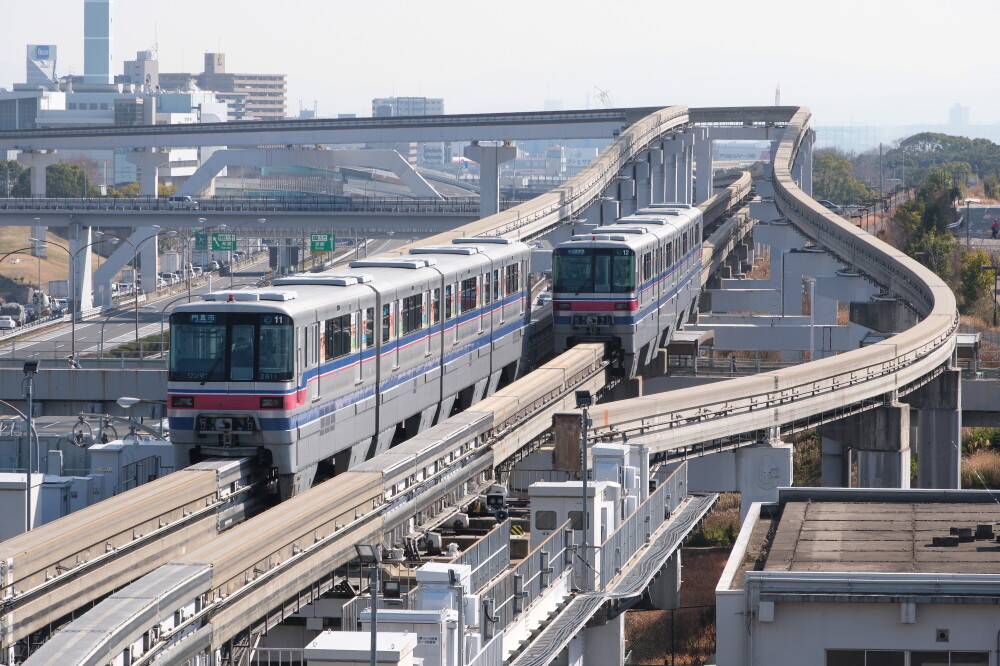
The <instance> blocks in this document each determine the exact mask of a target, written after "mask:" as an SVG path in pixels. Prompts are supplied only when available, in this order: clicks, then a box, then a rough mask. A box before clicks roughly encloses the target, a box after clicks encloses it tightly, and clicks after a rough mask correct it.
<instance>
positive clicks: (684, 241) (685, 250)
mask: <svg viewBox="0 0 1000 666" xmlns="http://www.w3.org/2000/svg"><path fill="white" fill-rule="evenodd" d="M681 242H682V244H683V247H682V248H681V254H682V255H684V254H687V253H688V235H687V233H685V234H684V235H683V236H681Z"/></svg>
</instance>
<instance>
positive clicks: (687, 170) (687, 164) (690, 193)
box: [681, 134, 694, 203]
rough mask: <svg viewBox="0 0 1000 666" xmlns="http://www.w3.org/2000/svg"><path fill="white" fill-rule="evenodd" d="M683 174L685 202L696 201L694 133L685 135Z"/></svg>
mask: <svg viewBox="0 0 1000 666" xmlns="http://www.w3.org/2000/svg"><path fill="white" fill-rule="evenodd" d="M683 169H684V170H683V175H682V176H681V185H682V187H683V189H682V193H683V197H684V198H683V199H681V201H682V202H683V203H693V201H694V135H693V134H685V135H684V156H683Z"/></svg>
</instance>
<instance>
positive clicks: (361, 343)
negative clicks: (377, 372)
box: [351, 310, 365, 384]
mask: <svg viewBox="0 0 1000 666" xmlns="http://www.w3.org/2000/svg"><path fill="white" fill-rule="evenodd" d="M351 332H352V335H351V339H352V341H353V342H352V344H354V346H355V349H357V351H358V360H357V362H355V364H354V383H355V384H360V383H361V382H362V381H363V380H364V374H363V373H364V363H363V361H364V358H365V352H364V349H365V317H364V312H363V311H362V310H355V311H354V313H353V314H352V315H351Z"/></svg>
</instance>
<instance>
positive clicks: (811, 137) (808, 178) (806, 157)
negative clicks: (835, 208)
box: [795, 130, 816, 196]
mask: <svg viewBox="0 0 1000 666" xmlns="http://www.w3.org/2000/svg"><path fill="white" fill-rule="evenodd" d="M815 143H816V132H815V131H813V130H809V131H808V132H806V136H805V139H803V141H802V145H801V146H800V147H799V154H798V156H797V159H796V160H795V162H796V164H797V165H798V166H799V177H798V178H796V180H797V181H798V184H799V188H800V189H801V190H802V191H803V192H805V193H806V194H808V195H809V196H812V193H813V182H812V181H813V145H814V144H815Z"/></svg>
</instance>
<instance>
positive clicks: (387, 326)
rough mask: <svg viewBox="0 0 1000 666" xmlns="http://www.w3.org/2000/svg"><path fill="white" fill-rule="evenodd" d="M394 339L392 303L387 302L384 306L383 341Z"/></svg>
mask: <svg viewBox="0 0 1000 666" xmlns="http://www.w3.org/2000/svg"><path fill="white" fill-rule="evenodd" d="M391 339H392V304H391V303H386V304H385V305H383V306H382V342H383V343H386V342H389V340H391Z"/></svg>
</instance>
